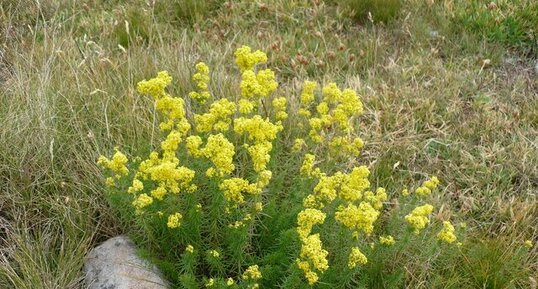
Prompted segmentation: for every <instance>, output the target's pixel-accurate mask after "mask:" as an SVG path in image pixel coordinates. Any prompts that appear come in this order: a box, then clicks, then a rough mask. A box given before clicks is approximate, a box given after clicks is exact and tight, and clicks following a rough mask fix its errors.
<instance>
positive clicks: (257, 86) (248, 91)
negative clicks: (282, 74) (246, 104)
mask: <svg viewBox="0 0 538 289" xmlns="http://www.w3.org/2000/svg"><path fill="white" fill-rule="evenodd" d="M239 88H240V89H241V96H243V97H245V98H247V99H251V98H254V97H258V98H261V97H266V96H268V95H269V94H270V93H272V92H273V91H275V90H276V89H277V88H278V82H276V80H275V73H274V72H273V71H272V70H271V69H264V70H260V71H259V72H258V73H257V74H256V73H255V72H254V71H253V70H246V71H244V72H243V74H242V76H241V84H240V85H239Z"/></svg>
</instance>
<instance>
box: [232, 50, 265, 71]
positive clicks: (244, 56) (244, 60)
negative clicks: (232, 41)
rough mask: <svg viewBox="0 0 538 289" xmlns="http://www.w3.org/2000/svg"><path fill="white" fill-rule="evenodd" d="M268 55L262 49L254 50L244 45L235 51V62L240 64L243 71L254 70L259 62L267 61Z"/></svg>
mask: <svg viewBox="0 0 538 289" xmlns="http://www.w3.org/2000/svg"><path fill="white" fill-rule="evenodd" d="M266 62H267V55H266V54H265V53H264V52H263V51H260V50H256V51H255V52H252V49H251V48H250V47H248V46H242V47H240V48H238V49H237V50H236V51H235V63H236V64H237V66H239V69H240V70H241V72H243V71H245V70H252V69H253V68H254V65H256V64H258V63H266Z"/></svg>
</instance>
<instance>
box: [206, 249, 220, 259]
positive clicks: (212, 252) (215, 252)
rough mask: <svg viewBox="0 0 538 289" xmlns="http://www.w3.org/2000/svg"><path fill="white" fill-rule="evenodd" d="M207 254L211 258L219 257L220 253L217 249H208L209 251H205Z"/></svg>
mask: <svg viewBox="0 0 538 289" xmlns="http://www.w3.org/2000/svg"><path fill="white" fill-rule="evenodd" d="M207 254H208V255H209V256H211V257H213V258H219V257H220V253H219V251H217V250H209V251H208V252H207Z"/></svg>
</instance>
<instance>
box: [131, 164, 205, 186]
mask: <svg viewBox="0 0 538 289" xmlns="http://www.w3.org/2000/svg"><path fill="white" fill-rule="evenodd" d="M143 163H144V162H143ZM178 164H179V160H178V159H177V158H176V157H173V158H171V159H170V160H164V159H163V160H158V159H157V160H155V161H154V162H152V163H151V166H150V165H149V164H146V165H145V166H144V167H143V169H144V176H145V177H149V178H150V179H151V180H152V181H155V182H157V183H159V184H160V186H162V187H165V188H167V189H169V190H170V192H172V193H174V194H177V193H179V192H180V191H181V190H185V191H188V192H191V191H193V190H195V189H196V186H195V185H193V184H191V182H192V180H193V178H194V174H195V172H194V171H193V170H191V169H189V168H187V167H184V166H178ZM141 166H142V165H141ZM140 171H141V170H140V169H139V172H140Z"/></svg>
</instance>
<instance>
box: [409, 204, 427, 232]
mask: <svg viewBox="0 0 538 289" xmlns="http://www.w3.org/2000/svg"><path fill="white" fill-rule="evenodd" d="M432 211H433V206H432V205H430V204H426V205H423V206H420V207H416V208H415V209H414V210H413V211H411V213H409V214H408V215H407V216H405V220H406V221H407V223H408V224H409V225H410V226H411V228H413V229H414V232H415V234H417V235H418V233H420V231H421V230H422V229H424V228H425V227H426V225H427V224H428V223H429V222H430V219H429V218H428V216H429V215H430V214H431V213H432Z"/></svg>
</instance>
